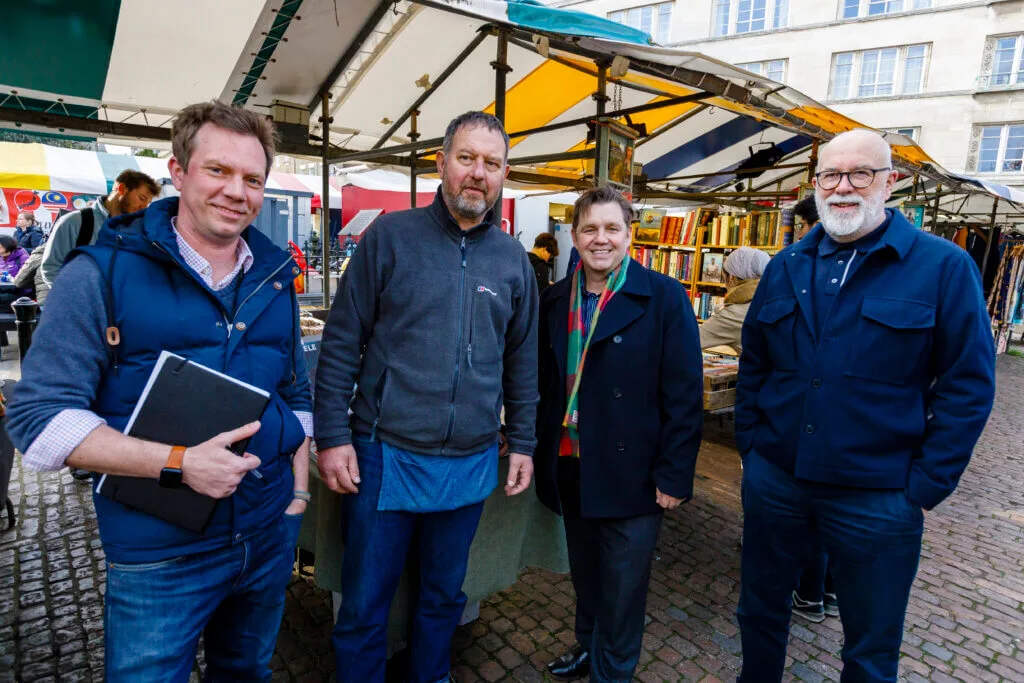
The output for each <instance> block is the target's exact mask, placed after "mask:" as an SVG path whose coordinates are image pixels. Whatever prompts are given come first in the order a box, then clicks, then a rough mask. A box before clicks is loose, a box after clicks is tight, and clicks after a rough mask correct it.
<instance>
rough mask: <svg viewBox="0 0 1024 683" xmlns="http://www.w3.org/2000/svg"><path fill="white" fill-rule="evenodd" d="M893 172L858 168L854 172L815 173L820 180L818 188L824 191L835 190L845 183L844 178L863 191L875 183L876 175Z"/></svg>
mask: <svg viewBox="0 0 1024 683" xmlns="http://www.w3.org/2000/svg"><path fill="white" fill-rule="evenodd" d="M891 170H892V169H891V168H889V167H885V168H858V169H854V170H853V171H822V172H821V173H815V174H814V177H815V178H816V179H817V180H818V187H820V188H821V189H823V190H834V189H836V188H837V187H839V183H841V182H843V176H846V178H847V179H848V180H849V181H850V184H851V185H853V186H854V187H855V188H857V189H858V190H863V189H864V188H865V187H867V186H868V185H870V184H871V183H872V182H874V180H875V174H876V173H881V172H882V171H891Z"/></svg>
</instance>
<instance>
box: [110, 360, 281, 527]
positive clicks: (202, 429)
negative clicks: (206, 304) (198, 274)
mask: <svg viewBox="0 0 1024 683" xmlns="http://www.w3.org/2000/svg"><path fill="white" fill-rule="evenodd" d="M269 402H270V394H268V393H267V392H266V391H263V390H262V389H259V388H257V387H254V386H251V385H249V384H246V383H244V382H241V381H239V380H236V379H234V378H232V377H229V376H227V375H225V374H222V373H220V372H217V371H216V370H211V369H210V368H208V367H206V366H204V365H200V364H198V363H193V362H192V361H190V360H186V359H185V358H182V357H181V356H178V355H175V354H173V353H170V352H168V351H164V352H163V353H161V354H160V357H159V358H158V359H157V363H156V367H155V368H154V369H153V372H152V374H151V375H150V377H149V381H148V383H147V384H146V388H145V389H144V390H143V392H142V396H141V397H140V398H139V402H138V404H137V405H136V406H135V412H134V413H133V414H132V417H131V419H130V420H129V422H128V426H127V427H125V430H124V431H125V434H127V435H128V436H134V437H136V438H138V439H144V440H146V441H156V442H157V443H163V444H168V447H170V446H185V447H187V448H190V447H192V446H198V445H199V444H201V443H203V442H204V441H209V440H210V439H212V438H213V437H215V436H217V435H218V434H221V433H223V432H227V431H230V430H232V429H237V428H238V427H242V426H244V425H247V424H249V423H250V422H255V421H256V420H258V419H260V417H261V416H262V415H263V411H264V410H266V408H267V404H268V403H269ZM248 445H249V439H244V440H243V441H239V442H237V443H235V444H232V446H231V449H230V450H231V451H233V452H234V453H236V454H238V455H239V456H241V455H242V454H244V453H245V449H246V446H248ZM168 454H169V450H168ZM246 476H253V475H252V474H251V473H250V474H247V475H246ZM96 488H97V491H98V492H99V493H100V495H103V496H106V497H107V498H110V499H111V500H114V501H116V502H118V503H121V504H122V505H125V506H127V507H130V508H133V509H135V510H139V511H141V512H145V513H147V514H150V515H153V516H154V517H159V518H160V519H162V520H164V521H166V522H171V523H172V524H176V525H178V526H180V527H184V528H185V529H188V530H189V531H195V532H200V533H201V532H202V531H203V530H204V529H205V528H206V525H207V524H208V523H209V521H210V517H211V516H212V515H213V510H214V507H216V505H217V499H215V498H210V497H209V496H204V495H201V494H199V493H196V492H195V491H193V490H192V489H190V488H189V487H187V486H185V485H184V484H182V486H181V488H177V489H170V488H164V487H162V486H160V484H159V482H158V481H157V480H156V479H145V478H141V477H122V476H114V475H103V477H102V478H101V479H100V481H99V484H98V485H97V487H96Z"/></svg>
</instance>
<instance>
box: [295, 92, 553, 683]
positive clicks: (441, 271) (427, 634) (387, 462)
mask: <svg viewBox="0 0 1024 683" xmlns="http://www.w3.org/2000/svg"><path fill="white" fill-rule="evenodd" d="M437 168H438V172H439V173H440V175H441V180H442V184H441V187H440V188H439V191H438V193H437V196H436V197H435V198H434V202H433V203H432V204H431V205H430V206H428V207H425V208H422V209H413V210H410V211H399V212H396V213H390V214H386V215H383V216H381V217H380V218H378V219H377V220H376V221H375V222H374V224H373V225H372V226H371V227H370V229H369V230H368V231H367V232H366V234H365V235H364V236H363V238H362V240H361V241H360V243H359V247H358V249H357V250H356V252H355V254H354V255H353V257H352V260H351V261H350V263H349V266H348V269H347V270H346V272H345V276H344V278H343V280H342V282H341V286H340V288H339V291H338V294H337V296H336V297H335V300H334V306H333V307H332V308H331V312H330V315H329V316H328V318H327V327H326V329H325V330H324V335H323V342H322V345H321V350H320V359H319V361H318V366H317V375H316V391H315V404H314V423H315V434H316V442H317V447H318V453H319V455H318V463H317V464H318V467H319V470H320V476H321V477H322V478H323V480H324V481H325V482H326V483H327V485H328V486H329V487H330V488H331V489H332V490H334V491H336V492H338V493H340V494H342V495H343V496H344V500H343V521H342V533H343V534H344V540H345V557H344V560H343V564H342V603H341V609H340V610H339V612H338V619H337V623H336V624H335V627H334V634H333V637H332V640H333V643H334V651H335V658H336V670H337V676H338V680H339V681H340V682H341V683H383V681H384V666H385V659H386V651H387V618H388V611H389V609H390V605H391V600H392V598H393V597H394V594H395V589H396V588H397V585H398V580H399V578H400V576H401V574H402V569H403V567H404V565H405V559H406V555H407V554H408V552H409V550H410V547H412V549H413V551H414V552H416V554H417V558H418V563H419V570H420V586H419V596H418V600H417V601H416V613H415V615H414V618H413V627H412V635H411V641H410V662H409V679H408V680H409V681H411V682H414V683H435V682H437V681H447V680H449V678H448V677H449V672H448V667H449V657H450V652H451V638H452V635H453V634H454V632H455V628H456V626H457V625H458V622H459V617H460V616H461V614H462V610H463V608H464V607H465V604H466V596H465V594H464V593H463V592H462V582H463V579H464V578H465V575H466V564H467V562H468V558H469V547H470V544H471V543H472V541H473V536H474V534H475V533H476V527H477V523H478V522H479V520H480V514H481V512H482V511H483V504H484V500H485V499H486V498H487V497H488V495H490V493H491V492H492V491H493V490H494V488H495V487H496V486H497V483H498V433H499V429H500V420H501V409H502V406H504V408H505V418H506V424H507V440H508V445H509V449H510V451H511V455H510V456H509V473H508V478H507V481H506V486H505V493H506V495H509V496H514V495H517V494H519V493H521V492H523V491H524V490H526V489H527V488H528V487H529V485H530V481H531V478H532V475H533V458H532V456H533V449H534V447H535V446H536V438H535V418H536V409H537V400H538V392H537V315H538V300H537V283H536V278H535V277H534V274H533V269H532V268H531V266H530V261H529V259H528V258H527V255H526V251H525V250H524V249H523V248H522V246H521V245H520V244H519V243H518V242H517V241H516V240H515V239H514V238H512V237H511V236H509V235H507V234H505V233H503V232H501V230H500V229H499V228H498V227H497V226H496V225H495V224H494V213H493V209H492V207H493V206H494V204H495V202H496V201H497V199H498V197H499V195H500V192H501V185H502V181H503V180H504V178H505V177H506V175H507V174H508V136H507V135H506V134H505V130H504V128H503V127H502V125H501V123H500V122H499V121H498V120H497V119H496V118H494V117H493V116H491V115H489V114H484V113H481V112H469V113H466V114H463V115H462V116H459V117H458V118H456V119H455V120H453V121H452V122H451V123H450V124H449V125H448V130H447V132H446V134H445V137H444V145H443V151H441V152H438V154H437ZM349 408H351V414H350V413H349ZM413 539H415V546H414V542H413Z"/></svg>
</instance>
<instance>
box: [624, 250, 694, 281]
mask: <svg viewBox="0 0 1024 683" xmlns="http://www.w3.org/2000/svg"><path fill="white" fill-rule="evenodd" d="M631 255H632V257H633V259H634V260H635V261H636V262H637V263H640V264H641V265H643V266H644V267H645V268H650V269H651V270H654V271H657V272H659V273H663V274H664V275H668V276H669V277H674V278H675V279H677V280H684V281H686V282H689V281H690V280H692V279H693V262H694V253H693V252H692V251H675V250H669V249H656V248H651V247H643V246H635V247H633V253H632V254H631Z"/></svg>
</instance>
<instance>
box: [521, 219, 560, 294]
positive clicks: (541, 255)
mask: <svg viewBox="0 0 1024 683" xmlns="http://www.w3.org/2000/svg"><path fill="white" fill-rule="evenodd" d="M527 256H529V257H530V265H531V266H533V272H534V273H535V274H536V275H537V292H539V293H543V292H544V290H545V289H547V288H548V287H550V286H551V284H552V281H551V272H552V266H553V264H552V261H551V260H552V259H553V258H555V257H557V256H558V240H556V239H555V236H554V235H552V234H551V233H549V232H542V233H541V234H539V235H537V238H536V239H535V240H533V249H531V250H530V252H529V253H528V254H527Z"/></svg>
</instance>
